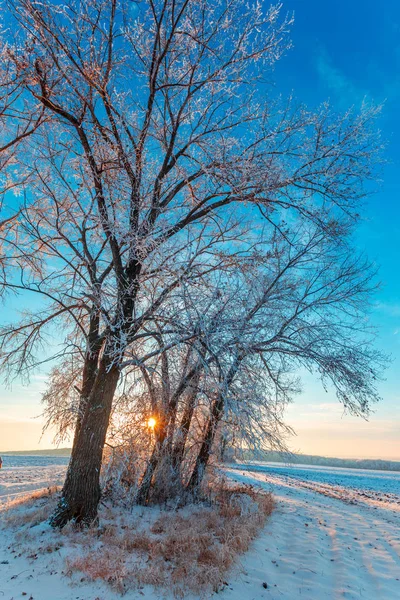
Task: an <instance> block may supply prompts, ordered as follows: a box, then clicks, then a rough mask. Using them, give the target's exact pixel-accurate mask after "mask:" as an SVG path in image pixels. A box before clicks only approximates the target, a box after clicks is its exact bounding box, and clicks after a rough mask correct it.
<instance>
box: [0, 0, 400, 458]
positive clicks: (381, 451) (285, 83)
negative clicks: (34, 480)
mask: <svg viewBox="0 0 400 600" xmlns="http://www.w3.org/2000/svg"><path fill="white" fill-rule="evenodd" d="M283 10H284V11H286V10H287V11H290V12H291V11H294V12H295V23H294V26H293V30H292V40H293V44H294V47H293V49H292V50H291V51H290V52H289V53H288V54H287V56H286V57H285V58H283V59H282V60H281V61H280V62H279V64H278V66H277V69H276V72H275V82H276V86H277V89H278V90H279V91H281V92H282V93H283V94H285V93H291V92H292V91H293V92H294V95H295V96H296V97H297V98H298V99H299V100H301V101H304V102H305V103H307V104H308V105H310V106H315V105H317V104H319V103H320V102H321V101H322V100H325V99H327V98H329V99H330V101H331V103H332V104H333V105H334V106H335V107H336V108H338V109H341V110H345V109H346V108H347V107H348V106H353V105H354V106H359V105H360V103H361V102H362V101H363V99H364V98H367V99H369V100H374V101H375V102H379V103H380V102H385V107H384V111H383V116H382V119H381V123H380V127H381V129H382V133H383V137H384V138H385V139H386V140H387V151H386V156H387V158H388V160H389V164H388V165H387V166H386V168H385V171H384V182H383V185H382V186H381V190H380V192H379V193H377V194H376V195H374V196H373V197H371V198H370V199H369V201H368V205H367V207H366V209H365V213H364V214H365V222H364V224H363V225H362V227H361V228H360V231H359V233H358V244H359V246H360V248H363V249H365V250H366V251H367V252H368V255H369V256H370V258H372V259H373V260H375V261H376V262H377V263H378V264H379V265H380V279H381V281H382V287H381V290H380V291H379V293H378V294H377V296H376V299H375V304H374V310H373V312H372V314H371V321H372V322H373V324H374V325H376V326H377V328H378V334H379V335H378V340H377V345H378V346H379V348H381V349H382V350H384V351H385V352H387V353H390V354H391V356H392V363H391V365H390V367H389V368H388V370H387V372H386V380H385V381H384V382H382V383H381V384H380V386H379V390H380V393H381V395H382V397H383V400H382V402H381V403H380V404H379V405H377V406H376V409H375V412H374V413H373V414H372V415H371V417H370V418H369V421H368V422H366V421H363V420H362V419H356V418H354V417H351V416H349V415H344V414H343V411H342V408H341V405H340V404H339V403H338V402H337V400H336V398H335V395H334V393H333V392H328V393H326V392H325V391H324V390H323V389H322V387H321V386H320V385H319V383H318V382H317V381H315V380H314V379H313V378H312V377H311V376H306V377H304V389H303V393H302V395H301V396H300V397H298V398H297V399H296V400H295V402H294V404H293V405H292V406H291V407H290V408H289V410H288V412H287V421H288V423H289V424H290V425H291V426H292V427H293V428H294V429H295V430H296V432H297V436H296V437H294V438H292V439H291V441H290V446H291V448H292V449H293V450H298V451H300V452H304V453H309V454H323V455H329V456H342V457H362V458H364V457H365V458H393V459H399V460H400V386H399V384H400V202H399V198H400V178H399V176H398V174H399V172H400V118H399V108H398V107H399V104H400V2H399V1H398V0H385V2H380V3H379V2H376V0H330V1H323V0H286V1H285V2H284V7H283ZM4 308H5V309H4ZM2 311H3V314H2V315H1V317H0V319H1V320H6V319H7V317H8V316H9V315H10V314H11V310H9V307H7V306H6V307H3V309H2ZM44 386H45V373H38V374H37V375H35V377H34V378H33V379H32V382H31V384H30V385H29V387H23V386H22V385H21V384H19V383H15V384H14V385H13V387H12V389H9V388H5V387H4V386H3V385H0V451H4V450H18V449H35V448H46V447H49V446H50V443H51V434H50V433H47V434H46V435H45V436H44V438H43V439H42V440H41V442H40V443H39V439H40V435H41V420H40V418H38V419H34V418H33V417H36V416H37V415H39V414H40V411H41V405H40V395H41V392H42V391H43V389H44Z"/></svg>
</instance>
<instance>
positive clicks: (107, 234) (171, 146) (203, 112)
mask: <svg viewBox="0 0 400 600" xmlns="http://www.w3.org/2000/svg"><path fill="white" fill-rule="evenodd" d="M7 6H8V12H7V19H8V21H9V23H10V24H11V26H12V27H13V29H15V36H14V37H13V39H9V40H7V44H8V54H7V55H8V56H9V57H10V58H11V61H12V65H13V69H14V73H15V78H16V82H17V83H18V85H20V86H21V88H22V89H23V93H22V96H21V98H22V97H23V98H24V101H26V102H27V103H28V104H29V103H34V104H35V106H36V105H37V104H39V105H40V107H41V109H42V110H43V113H44V115H46V118H47V119H48V122H47V126H46V123H45V125H44V126H43V127H41V128H40V130H39V131H38V132H36V133H35V136H33V137H32V138H29V139H30V142H29V145H27V146H26V147H25V149H24V153H23V154H21V155H20V157H19V160H20V163H19V164H20V165H21V167H20V168H24V169H27V170H28V171H29V174H30V176H31V177H32V180H30V183H29V186H27V189H26V193H25V196H24V201H23V203H22V205H21V211H20V217H19V219H18V221H17V223H14V224H13V225H12V226H11V225H10V227H9V228H8V229H7V236H6V237H7V242H8V243H9V248H10V251H9V253H10V256H12V260H11V261H10V265H11V266H13V268H14V276H10V277H9V278H8V283H7V285H8V286H9V289H12V290H14V291H18V290H20V291H22V292H24V293H27V292H30V293H32V294H34V295H36V296H37V297H38V298H40V302H39V303H38V304H39V306H37V307H34V308H33V310H32V311H30V312H29V313H27V314H26V315H25V316H24V317H23V319H22V320H21V322H19V323H13V324H10V326H6V327H4V328H3V330H2V331H1V332H0V335H1V348H0V352H1V359H2V365H3V368H5V369H9V370H10V372H15V371H18V372H28V371H29V369H32V368H33V367H34V366H35V365H36V364H37V363H38V360H40V359H38V357H37V348H38V347H40V344H41V343H43V340H44V339H45V338H44V336H45V332H46V330H48V329H49V328H50V330H51V331H56V332H57V336H58V338H60V337H61V336H60V332H61V331H62V332H63V336H64V341H61V340H60V347H59V348H58V349H57V350H56V351H54V353H48V352H47V353H46V356H45V358H46V359H50V358H52V359H61V358H65V356H66V354H70V355H71V356H72V357H74V358H75V365H77V364H80V365H81V378H80V382H79V385H77V388H78V389H77V390H76V393H77V394H78V398H77V403H76V404H77V415H78V416H77V420H76V429H75V437H74V446H73V453H72V457H71V461H70V465H69V468H68V473H67V478H66V482H65V485H64V488H63V494H62V500H61V502H60V505H59V507H58V510H57V513H56V515H55V516H54V518H53V521H52V522H53V525H56V526H63V525H64V524H65V523H66V522H67V521H68V520H70V519H74V520H75V521H77V522H82V523H90V522H92V521H93V520H94V519H95V518H96V516H97V505H98V501H99V498H100V487H99V475H100V467H101V460H102V453H103V447H104V443H105V440H106V435H107V429H108V425H109V421H110V416H111V414H112V410H113V403H114V398H115V395H116V391H117V386H118V383H119V382H120V381H121V377H122V373H123V370H124V369H125V368H133V367H134V366H136V368H137V369H139V370H140V368H141V366H142V365H143V364H145V363H146V360H149V357H148V353H147V352H146V345H149V344H151V343H153V342H151V340H156V337H155V336H156V334H157V331H158V330H152V329H151V327H152V324H154V323H155V321H154V319H153V316H154V315H156V314H158V313H159V312H160V311H161V309H162V307H163V306H164V303H165V302H171V301H172V299H173V298H174V297H175V296H174V292H175V291H176V290H179V289H180V288H181V287H182V286H183V284H184V283H185V285H186V282H187V285H188V286H189V287H192V288H193V286H194V285H195V281H196V279H199V280H200V279H201V278H202V277H204V276H205V275H206V273H207V271H208V270H211V271H217V270H222V271H224V270H226V271H228V270H229V269H230V270H231V272H233V271H234V270H235V268H236V265H239V266H240V264H241V261H242V260H243V255H245V254H246V253H250V248H251V247H252V245H253V243H254V242H255V240H256V239H257V237H258V236H259V235H263V231H264V230H267V231H269V232H270V236H269V238H270V239H272V237H273V236H272V233H273V232H274V231H278V232H280V234H282V235H283V237H285V236H286V237H287V238H288V240H289V241H290V240H291V238H292V235H291V233H293V232H296V231H297V230H298V229H299V222H301V223H303V222H308V223H309V225H310V227H313V228H315V231H316V235H317V236H322V237H326V238H329V239H330V240H332V241H333V242H334V243H335V244H336V245H337V246H338V247H339V246H340V247H343V249H344V250H343V252H344V253H345V252H346V250H345V247H346V246H345V241H346V240H347V238H348V237H349V235H350V234H351V230H352V228H353V226H354V224H355V223H356V221H357V219H358V213H359V208H360V201H361V199H362V198H363V197H364V195H365V190H364V182H365V181H366V180H368V179H370V178H372V177H373V176H374V169H373V167H374V164H375V162H376V160H377V156H378V153H379V150H380V142H379V138H378V136H377V135H376V133H375V130H374V120H375V117H376V115H377V112H378V109H376V108H374V107H367V106H363V107H362V108H361V110H360V112H359V113H358V114H353V113H352V112H348V113H346V114H344V115H342V116H340V115H336V114H334V112H332V110H331V109H330V107H329V106H328V105H323V106H321V107H320V108H319V109H317V110H315V111H310V110H307V109H306V108H304V107H302V106H300V107H299V106H296V105H295V103H294V102H293V101H292V100H288V101H282V99H279V98H276V97H275V98H274V97H271V96H270V95H269V94H268V93H267V92H266V88H265V85H264V78H265V75H266V73H267V72H269V71H270V70H271V68H272V67H273V66H274V65H275V63H276V62H277V61H278V60H279V59H280V57H281V56H282V54H283V53H284V52H285V50H286V49H287V48H288V47H289V45H290V43H289V41H288V39H287V30H288V27H289V25H290V22H291V20H290V19H288V18H284V17H283V18H282V17H281V16H280V12H281V7H280V5H276V6H271V7H269V6H264V5H263V4H262V3H259V2H249V3H247V2H243V1H242V0H229V1H228V2H226V1H225V0H217V1H212V2H211V1H210V0H200V1H199V0H146V1H143V2H124V1H122V2H117V0H103V1H101V0H89V1H88V2H69V3H60V2H58V1H55V2H53V1H50V0H44V1H43V2H35V1H32V0H9V2H8V3H7ZM31 140H32V141H31ZM230 224H232V226H231V225H230ZM249 226H250V227H251V230H250V231H249ZM267 237H268V236H267ZM11 248H13V250H12V251H11ZM26 257H29V260H25V258H26ZM272 259H273V255H271V256H270V255H268V253H265V260H266V262H267V264H268V261H269V260H272ZM310 260H311V259H310ZM249 268H250V269H251V266H250V267H249ZM15 269H16V270H15ZM18 270H19V273H18V275H17V276H15V273H17V272H18ZM359 277H360V278H361V279H362V275H361V274H360V275H359ZM17 279H18V283H17ZM311 281H313V279H311ZM21 282H22V283H21ZM353 284H354V286H355V287H354V288H352V290H354V294H356V291H357V289H358V288H357V284H356V281H355V280H353ZM332 285H334V284H333V283H332ZM360 286H361V283H360ZM352 290H350V291H349V293H350V294H353V291H352ZM293 294H294V295H296V288H295V287H294V288H293ZM360 297H361V296H360ZM307 298H308V296H307ZM298 301H299V302H301V299H298ZM338 308H341V307H340V305H339V306H338ZM199 310H200V309H199ZM276 311H278V314H279V311H281V308H280V307H279V306H277V307H276ZM299 311H300V308H299V309H298V311H297V312H299ZM256 312H257V314H260V315H261V314H262V313H261V312H258V311H256ZM296 314H297V313H296ZM300 314H301V313H300ZM252 318H253V317H252ZM279 322H280V323H281V327H282V328H283V329H282V331H283V332H287V331H288V330H289V328H290V324H291V323H292V322H293V319H291V318H290V317H288V323H287V325H284V323H285V322H286V321H285V320H284V317H283V316H282V318H281V319H280V321H279ZM148 326H149V327H148ZM279 331H280V329H279ZM279 331H278V330H277V331H276V333H275V335H277V336H278V333H279ZM301 331H302V330H301V328H299V331H298V337H297V344H298V346H299V347H300V348H301V346H302V344H303V345H304V347H303V348H302V351H305V349H309V352H310V356H311V346H314V350H313V352H314V354H313V358H314V359H315V361H316V362H317V364H322V363H323V360H324V356H325V355H324V354H323V353H320V352H319V351H318V343H317V342H318V340H319V337H318V336H317V334H315V335H316V337H315V339H314V340H313V338H312V335H313V334H312V332H313V328H312V326H311V323H309V327H308V328H307V336H306V335H305V334H304V335H303V334H301V333H300V332H301ZM314 331H315V332H317V329H315V330H314ZM171 335H172V334H171ZM180 335H181V332H179V334H178V333H177V332H176V331H175V332H174V336H175V337H174V338H173V339H172V340H171V341H170V342H169V343H171V344H173V345H174V346H175V345H177V344H178V343H183V341H184V340H183V338H181V337H179V336H180ZM182 335H184V334H182ZM318 335H319V334H318ZM246 345H247V341H246ZM271 347H273V348H274V349H275V351H276V353H279V351H280V352H281V356H283V355H285V356H290V355H291V353H292V355H293V352H294V351H293V346H291V343H290V342H289V341H287V339H286V338H285V340H284V338H283V333H282V335H281V336H280V337H279V336H278V337H277V340H276V345H275V346H274V345H273V342H272V341H271V340H270V338H266V339H264V340H259V343H258V345H253V346H251V356H259V362H260V364H261V363H262V364H264V362H263V361H267V363H268V356H269V354H268V349H270V348H271ZM162 350H163V349H162V348H160V347H159V346H158V348H154V350H152V351H151V352H156V353H160V352H161V355H162V356H164V354H165V353H163V352H162ZM221 351H222V350H221ZM151 352H150V354H151ZM229 352H230V354H229V356H230V357H231V359H230V362H229V360H228V359H226V360H225V359H224V364H223V365H222V368H220V367H219V366H217V367H216V368H217V369H219V375H218V377H219V381H220V383H219V391H218V390H217V394H216V396H215V398H214V401H213V404H212V409H211V417H212V418H211V421H210V424H209V428H208V429H207V431H206V432H205V434H204V443H205V444H206V446H207V447H205V451H204V452H203V453H202V455H204V457H206V456H207V455H208V454H209V447H210V444H211V442H212V439H213V437H214V431H215V426H214V422H215V421H219V415H220V414H222V412H223V411H222V408H221V407H222V406H223V407H225V406H226V401H227V400H226V399H227V392H226V390H228V389H230V388H231V385H234V380H233V376H236V373H234V372H235V371H236V366H235V365H236V364H239V363H240V364H242V363H243V364H244V363H245V358H246V357H247V353H250V351H246V354H245V356H243V343H242V342H237V343H236V345H235V344H234V343H233V341H232V344H231V347H230V350H229ZM249 355H250V354H249ZM266 356H267V358H266ZM365 356H366V359H365V360H366V361H367V360H369V356H368V355H367V354H365ZM78 357H79V358H78ZM343 357H344V354H343V355H342V363H341V364H342V369H343V372H344V373H345V361H344V358H343ZM150 358H151V357H150ZM348 358H349V360H350V361H357V360H358V359H357V358H354V356H353V355H352V354H351V353H350V352H349V356H348ZM310 360H311V359H310ZM76 361H78V363H77V362H76ZM79 361H80V362H79ZM328 367H329V365H328V364H326V365H325V370H326V371H327V370H328ZM249 368H250V367H249ZM360 378H361V379H362V374H360ZM231 379H232V381H231ZM357 383H358V382H357ZM74 385H75V384H74ZM356 387H357V384H356V381H354V382H353V387H352V388H351V391H352V392H354V390H355V388H356ZM346 389H347V388H346ZM362 389H366V388H365V387H362ZM369 391H370V390H369V388H368V393H369ZM343 393H345V392H343ZM366 393H367V392H366ZM349 398H350V401H351V402H353V401H355V402H358V401H359V400H360V399H361V400H362V402H363V401H364V396H363V395H361V396H360V395H357V394H355V395H354V397H352V396H351V394H350V396H349ZM354 399H355V400H354ZM361 408H362V406H361ZM201 462H202V463H204V460H203V459H201ZM201 469H202V464H201V465H200V466H199V468H198V469H197V471H198V472H199V473H200V471H201Z"/></svg>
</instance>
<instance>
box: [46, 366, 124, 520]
mask: <svg viewBox="0 0 400 600" xmlns="http://www.w3.org/2000/svg"><path fill="white" fill-rule="evenodd" d="M118 379H119V370H118V368H116V367H112V366H110V365H109V364H108V363H107V361H106V360H105V359H104V358H103V359H102V361H101V362H100V365H99V370H98V373H97V376H96V379H95V382H94V385H93V387H92V391H91V393H90V395H89V398H88V402H87V407H86V411H85V414H84V416H83V419H82V424H81V427H80V430H79V433H78V435H77V437H76V443H75V448H74V452H73V454H72V455H71V460H70V463H69V466H68V472H67V477H66V480H65V483H64V487H63V491H62V497H61V500H60V502H59V504H58V506H57V509H56V512H55V514H54V515H53V517H52V518H51V521H50V523H51V525H52V526H53V527H63V526H64V525H66V523H67V522H68V521H71V520H73V521H75V522H76V523H81V524H83V525H90V524H91V523H93V522H94V521H96V519H97V507H98V503H99V500H100V470H101V463H102V457H103V448H104V442H105V439H106V434H107V428H108V424H109V420H110V414H111V408H112V401H113V397H114V393H115V389H116V387H117V383H118Z"/></svg>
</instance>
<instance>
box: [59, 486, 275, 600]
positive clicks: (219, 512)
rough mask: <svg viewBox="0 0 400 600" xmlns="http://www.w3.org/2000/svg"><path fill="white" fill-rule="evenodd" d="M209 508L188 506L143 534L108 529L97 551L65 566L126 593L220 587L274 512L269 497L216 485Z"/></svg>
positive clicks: (184, 591)
mask: <svg viewBox="0 0 400 600" xmlns="http://www.w3.org/2000/svg"><path fill="white" fill-rule="evenodd" d="M212 496H213V504H212V505H211V506H200V507H199V506H191V507H186V508H184V509H180V510H178V511H175V512H171V513H163V514H161V515H160V516H159V517H158V518H155V519H153V522H152V524H151V525H150V527H149V528H146V530H136V531H135V530H132V529H129V528H127V529H125V530H123V533H122V535H121V531H120V529H119V528H117V527H108V528H105V529H104V531H103V532H102V533H101V535H99V540H100V543H101V547H99V548H98V549H97V550H96V551H94V552H93V551H91V552H90V553H88V554H86V555H84V556H81V557H76V558H74V559H73V560H70V561H69V563H68V566H69V571H70V572H71V573H72V572H73V571H76V570H79V571H81V572H83V573H84V574H85V575H86V577H88V578H89V579H102V580H103V581H106V582H108V583H109V584H111V585H112V586H113V587H114V588H115V589H116V590H118V591H120V592H124V591H126V590H128V589H129V588H132V587H135V586H137V585H138V584H139V585H146V584H149V585H153V586H157V587H163V588H165V589H169V590H172V591H173V593H174V595H175V596H176V597H179V598H184V597H185V596H186V595H187V594H188V593H190V592H192V593H195V594H198V595H200V596H206V595H207V594H209V593H210V591H218V590H219V589H221V587H222V586H223V583H224V580H225V578H226V574H227V571H228V570H229V569H230V568H231V567H232V565H233V564H234V562H235V561H236V559H237V557H238V555H240V554H242V553H243V552H246V551H247V550H248V548H249V546H250V543H251V541H252V540H253V539H254V538H255V537H256V536H257V535H258V533H259V532H260V529H261V528H262V527H263V526H264V524H265V521H266V519H267V517H268V516H269V515H270V514H271V512H272V510H273V500H272V497H271V495H270V494H266V493H264V492H260V491H257V490H256V489H255V488H252V487H251V486H245V485H236V486H231V485H228V484H226V482H224V483H219V485H218V486H217V487H214V489H213V491H212Z"/></svg>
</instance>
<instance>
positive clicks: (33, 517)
mask: <svg viewBox="0 0 400 600" xmlns="http://www.w3.org/2000/svg"><path fill="white" fill-rule="evenodd" d="M60 489H61V488H59V487H57V486H51V487H48V488H44V489H42V490H35V491H33V492H28V493H26V494H23V495H21V496H18V497H17V498H14V499H13V500H10V501H9V502H7V504H5V505H4V507H2V510H3V512H4V515H3V516H2V522H3V525H4V526H5V527H12V528H19V527H22V526H24V525H28V526H30V527H33V526H35V525H38V524H39V523H42V522H43V521H46V520H47V519H48V518H49V516H50V514H51V512H52V510H53V509H54V508H55V506H56V501H57V497H56V495H57V492H58V491H59V490H60Z"/></svg>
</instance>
